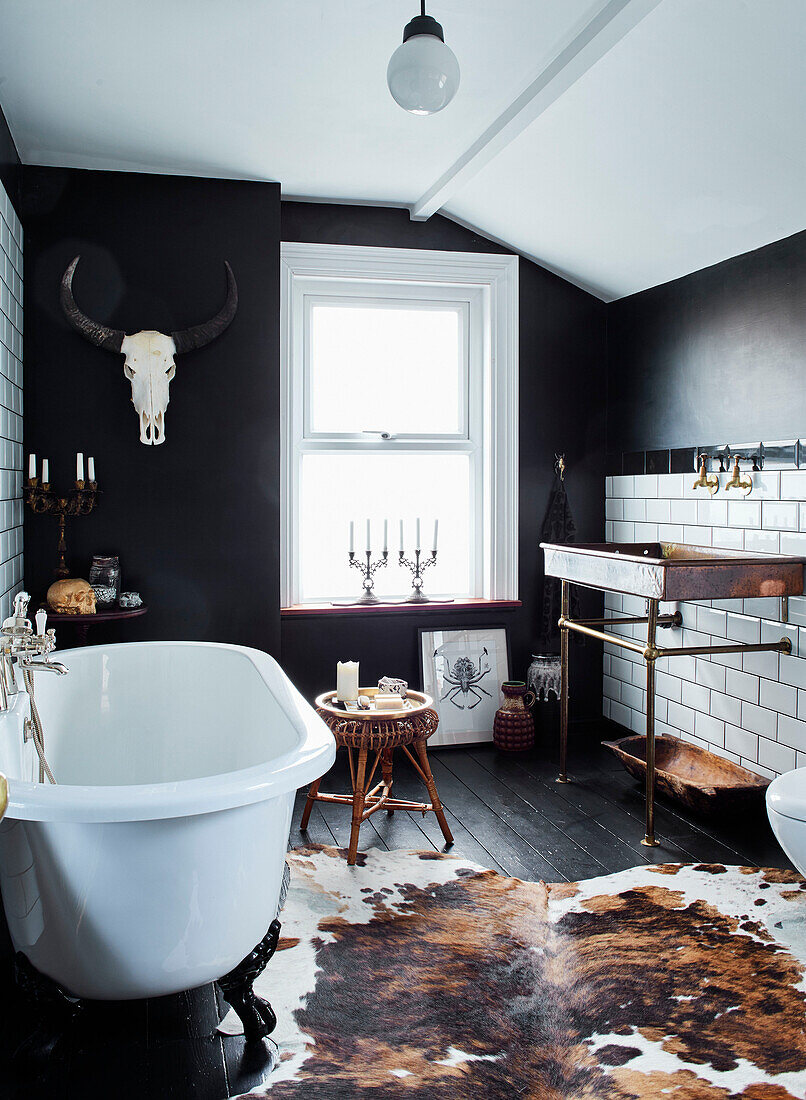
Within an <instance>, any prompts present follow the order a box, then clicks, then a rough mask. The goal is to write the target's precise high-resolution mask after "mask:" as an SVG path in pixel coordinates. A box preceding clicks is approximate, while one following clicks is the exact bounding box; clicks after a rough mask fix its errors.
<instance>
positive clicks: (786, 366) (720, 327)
mask: <svg viewBox="0 0 806 1100" xmlns="http://www.w3.org/2000/svg"><path fill="white" fill-rule="evenodd" d="M607 323H608V362H609V367H608V374H609V406H608V448H609V450H611V451H636V450H642V449H650V448H657V447H694V446H696V445H697V444H698V443H704V444H710V443H719V444H721V443H744V442H750V441H759V440H760V441H763V442H767V441H772V440H776V439H787V438H799V437H800V436H802V435H803V434H804V432H806V427H804V425H806V232H804V233H797V234H795V235H794V236H792V237H787V238H786V239H785V240H782V241H777V242H775V243H774V244H770V245H767V246H765V247H764V248H759V249H757V250H756V251H754V252H748V253H746V254H745V255H743V256H736V257H734V258H733V259H730V260H726V261H724V262H723V263H720V264H716V265H715V266H714V267H709V268H705V269H704V270H702V271H697V272H694V274H692V275H687V276H685V277H684V278H682V279H676V280H675V281H674V282H671V283H666V284H665V285H663V286H659V287H654V288H653V289H651V290H645V291H643V292H642V293H640V294H634V295H631V296H630V297H629V298H623V299H621V301H618V302H614V303H612V304H611V305H610V306H608V312H607Z"/></svg>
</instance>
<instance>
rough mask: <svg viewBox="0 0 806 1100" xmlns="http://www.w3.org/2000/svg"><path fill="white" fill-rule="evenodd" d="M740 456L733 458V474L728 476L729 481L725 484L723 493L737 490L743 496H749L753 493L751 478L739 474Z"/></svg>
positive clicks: (749, 475)
mask: <svg viewBox="0 0 806 1100" xmlns="http://www.w3.org/2000/svg"><path fill="white" fill-rule="evenodd" d="M740 457H741V456H740V455H736V456H735V461H734V465H733V473H732V474H731V475H730V479H729V480H728V481H726V482H725V491H726V492H727V490H728V489H739V490H741V492H742V493H743V495H744V496H749V495H750V493H751V492H752V491H753V478H752V475H751V474H741V473H740V472H739V458H740Z"/></svg>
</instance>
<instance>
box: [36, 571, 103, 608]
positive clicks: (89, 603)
mask: <svg viewBox="0 0 806 1100" xmlns="http://www.w3.org/2000/svg"><path fill="white" fill-rule="evenodd" d="M47 603H48V607H49V608H50V609H51V611H55V612H56V614H57V615H94V614H95V593H94V592H93V590H92V586H91V585H90V584H89V582H88V581H82V580H79V579H77V578H76V577H67V578H65V579H64V580H61V581H55V582H54V583H53V584H52V585H51V586H50V588H49V589H48V594H47Z"/></svg>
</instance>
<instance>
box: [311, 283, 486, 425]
mask: <svg viewBox="0 0 806 1100" xmlns="http://www.w3.org/2000/svg"><path fill="white" fill-rule="evenodd" d="M379 289H380V288H379ZM392 289H393V288H392V287H387V288H385V291H384V293H383V294H380V293H379V294H376V295H368V294H367V293H366V288H365V287H364V288H360V290H361V293H358V292H356V293H343V294H338V295H336V294H319V293H311V292H306V293H305V294H304V295H303V306H302V329H301V332H302V345H303V346H302V393H301V395H300V396H301V403H302V438H303V440H330V441H335V440H350V441H352V442H356V443H357V442H367V436H368V435H373V436H378V437H380V434H381V433H382V432H383V431H385V428H386V427H388V425H387V426H385V425H382V424H378V425H376V426H374V427H371V426H370V425H369V424H367V426H366V428H365V429H364V430H362V431H361V432H334V431H319V432H317V431H314V429H313V428H312V426H311V420H312V401H313V384H312V381H311V376H312V363H311V353H312V343H313V337H312V331H313V310H314V308H315V307H316V306H345V307H347V308H350V307H353V308H355V307H376V308H378V309H401V310H404V309H405V310H412V309H415V308H416V309H417V310H423V311H424V312H425V311H429V310H434V311H436V310H440V311H442V310H445V309H449V310H450V311H451V312H454V311H455V312H456V313H457V314H458V315H459V349H458V352H459V371H458V373H459V398H458V400H459V408H458V410H457V411H458V414H459V415H458V421H459V428H458V430H457V431H456V432H398V433H394V438H395V439H396V440H401V441H411V442H420V441H428V442H434V441H438V440H446V441H448V440H457V439H469V438H470V433H471V404H475V402H476V401H478V400H479V395H477V394H476V393H474V392H473V388H472V385H471V382H470V379H471V378H473V377H474V376H475V371H476V369H480V366H481V364H480V355H481V332H482V324H481V321H482V319H481V318H479V317H477V309H478V307H476V309H472V308H471V307H472V298H470V297H468V298H466V299H464V300H455V299H454V300H451V299H447V298H446V299H444V300H439V299H434V300H432V301H428V300H424V299H423V298H422V297H417V296H415V295H416V293H419V294H420V295H422V293H423V292H424V291H425V289H426V288H424V287H420V288H411V289H412V290H413V291H414V293H412V294H411V295H398V294H395V295H394V296H392V295H391V293H390V291H391V290H392ZM395 289H396V288H395ZM401 289H403V290H405V289H409V288H401ZM400 382H401V385H405V384H406V379H405V378H401V379H400ZM474 426H475V423H474Z"/></svg>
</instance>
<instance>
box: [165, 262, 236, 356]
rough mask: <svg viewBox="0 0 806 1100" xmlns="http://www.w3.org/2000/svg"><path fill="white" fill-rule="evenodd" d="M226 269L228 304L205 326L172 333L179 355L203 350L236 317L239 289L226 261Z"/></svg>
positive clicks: (195, 326) (225, 303) (196, 326)
mask: <svg viewBox="0 0 806 1100" xmlns="http://www.w3.org/2000/svg"><path fill="white" fill-rule="evenodd" d="M224 267H225V268H226V269H227V300H226V302H224V305H223V306H222V307H221V309H220V310H219V311H218V313H217V314H216V315H215V317H213V319H212V320H211V321H206V322H205V323H204V324H203V325H194V327H193V328H183V329H182V331H181V332H172V333H171V336H172V337H173V342H174V343H175V344H176V354H177V355H182V354H183V352H186V351H195V349H196V348H203V347H204V345H205V344H209V343H210V341H211V340H215V338H216V336H220V335H221V333H222V332H223V331H224V329H225V328H226V327H227V325H229V323H230V322H231V321H232V318H233V317H234V316H235V313H236V310H237V309H238V287H237V285H236V283H235V276H234V275H233V274H232V268H231V267H230V265H229V264H228V263H227V261H226V260H224Z"/></svg>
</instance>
